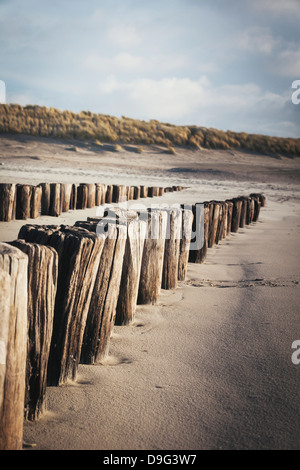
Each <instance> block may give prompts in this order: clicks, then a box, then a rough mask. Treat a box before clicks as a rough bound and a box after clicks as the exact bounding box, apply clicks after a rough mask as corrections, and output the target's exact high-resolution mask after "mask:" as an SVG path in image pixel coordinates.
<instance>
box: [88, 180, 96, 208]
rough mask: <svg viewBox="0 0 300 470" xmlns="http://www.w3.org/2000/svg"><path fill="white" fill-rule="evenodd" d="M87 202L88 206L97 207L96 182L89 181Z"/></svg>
mask: <svg viewBox="0 0 300 470" xmlns="http://www.w3.org/2000/svg"><path fill="white" fill-rule="evenodd" d="M86 186H87V204H86V207H87V208H88V209H91V208H93V207H95V205H96V204H95V203H96V186H95V184H94V183H88V184H87V185H86Z"/></svg>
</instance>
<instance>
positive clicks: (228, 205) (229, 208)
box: [226, 199, 233, 235]
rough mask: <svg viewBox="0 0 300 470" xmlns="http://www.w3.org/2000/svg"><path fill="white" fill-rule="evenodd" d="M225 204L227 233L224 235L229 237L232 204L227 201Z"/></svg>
mask: <svg viewBox="0 0 300 470" xmlns="http://www.w3.org/2000/svg"><path fill="white" fill-rule="evenodd" d="M226 204H227V207H228V215H227V233H226V235H229V234H230V232H231V224H232V212H233V202H232V201H230V200H228V199H227V200H226Z"/></svg>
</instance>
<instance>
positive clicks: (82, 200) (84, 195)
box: [76, 183, 88, 209]
mask: <svg viewBox="0 0 300 470" xmlns="http://www.w3.org/2000/svg"><path fill="white" fill-rule="evenodd" d="M87 204H88V186H87V185H86V184H84V183H81V184H80V185H79V186H78V187H77V204H76V209H86V208H87Z"/></svg>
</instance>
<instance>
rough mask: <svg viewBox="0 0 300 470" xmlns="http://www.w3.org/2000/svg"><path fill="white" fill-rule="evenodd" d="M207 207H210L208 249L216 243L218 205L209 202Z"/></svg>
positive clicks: (214, 202)
mask: <svg viewBox="0 0 300 470" xmlns="http://www.w3.org/2000/svg"><path fill="white" fill-rule="evenodd" d="M209 207H210V226H209V237H208V248H212V247H213V246H214V245H215V242H216V235H217V229H218V225H219V215H220V204H219V203H218V202H216V201H211V203H210V205H209Z"/></svg>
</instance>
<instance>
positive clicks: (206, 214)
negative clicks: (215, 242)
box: [189, 202, 210, 264]
mask: <svg viewBox="0 0 300 470" xmlns="http://www.w3.org/2000/svg"><path fill="white" fill-rule="evenodd" d="M197 206H203V210H201V207H197ZM191 208H192V211H193V225H192V239H191V243H190V253H189V262H190V263H197V264H201V263H204V261H205V258H206V256H207V248H208V238H209V228H210V203H209V202H204V203H197V204H194V205H193V206H191Z"/></svg>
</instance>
